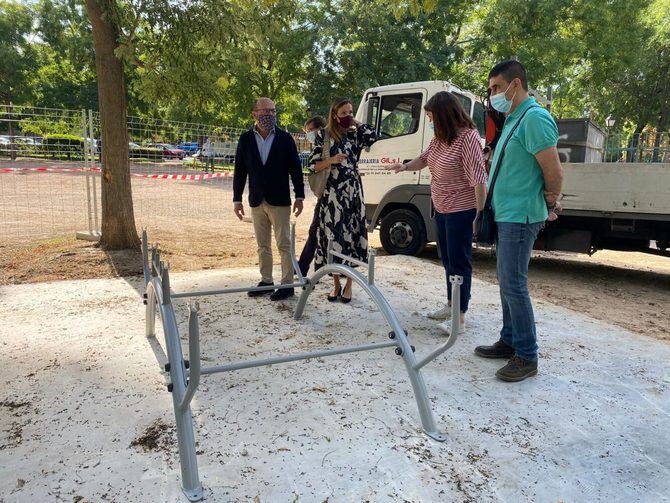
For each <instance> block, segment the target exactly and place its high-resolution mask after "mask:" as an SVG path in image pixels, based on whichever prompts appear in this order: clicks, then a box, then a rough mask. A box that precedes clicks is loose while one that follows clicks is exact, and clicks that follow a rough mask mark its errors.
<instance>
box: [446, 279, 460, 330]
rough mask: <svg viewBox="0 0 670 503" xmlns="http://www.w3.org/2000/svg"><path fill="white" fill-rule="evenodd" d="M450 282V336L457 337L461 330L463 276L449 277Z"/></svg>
mask: <svg viewBox="0 0 670 503" xmlns="http://www.w3.org/2000/svg"><path fill="white" fill-rule="evenodd" d="M449 281H450V282H451V334H452V335H458V331H459V330H460V329H461V285H462V284H463V276H455V275H454V276H449Z"/></svg>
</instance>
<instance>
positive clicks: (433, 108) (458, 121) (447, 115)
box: [423, 91, 476, 143]
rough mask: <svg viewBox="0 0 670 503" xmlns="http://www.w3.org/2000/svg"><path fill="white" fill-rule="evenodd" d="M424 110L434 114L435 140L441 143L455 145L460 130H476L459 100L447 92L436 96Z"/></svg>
mask: <svg viewBox="0 0 670 503" xmlns="http://www.w3.org/2000/svg"><path fill="white" fill-rule="evenodd" d="M423 109H424V110H425V111H426V112H431V113H432V114H433V124H435V138H437V139H438V140H440V141H443V142H446V143H453V142H454V140H456V137H457V136H458V132H459V130H461V129H475V128H476V126H475V123H474V122H472V119H471V118H470V116H469V115H468V114H467V113H466V111H465V110H464V109H463V105H461V102H460V101H459V99H458V98H457V97H456V96H454V95H453V94H452V93H448V92H447V91H440V92H439V93H437V94H435V95H434V96H433V97H432V98H431V99H429V100H428V103H426V105H425V106H424V107H423Z"/></svg>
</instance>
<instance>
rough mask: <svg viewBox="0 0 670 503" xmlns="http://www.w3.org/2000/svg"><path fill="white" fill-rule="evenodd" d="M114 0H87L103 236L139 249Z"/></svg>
mask: <svg viewBox="0 0 670 503" xmlns="http://www.w3.org/2000/svg"><path fill="white" fill-rule="evenodd" d="M115 1H116V0H86V10H87V12H88V17H89V19H90V21H91V26H92V28H93V47H94V48H95V69H96V74H97V77H98V101H99V103H100V128H101V136H102V158H104V164H103V165H102V177H101V180H102V181H101V186H102V194H101V203H102V229H101V231H102V237H101V239H100V245H101V246H102V247H103V248H104V249H107V250H120V249H124V248H138V247H139V238H138V235H137V229H136V228H135V215H134V212H133V196H132V189H131V185H130V164H129V160H128V126H127V104H126V84H125V80H124V75H123V64H122V62H121V60H120V59H119V58H117V57H116V55H115V54H114V49H116V47H117V41H118V38H119V29H118V26H116V25H115V24H114V21H113V16H111V15H108V13H111V12H113V10H112V9H111V8H109V4H110V3H113V2H115Z"/></svg>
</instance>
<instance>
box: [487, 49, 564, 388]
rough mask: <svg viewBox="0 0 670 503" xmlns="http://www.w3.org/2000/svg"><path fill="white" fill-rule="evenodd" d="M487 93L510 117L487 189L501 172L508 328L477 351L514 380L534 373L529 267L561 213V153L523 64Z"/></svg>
mask: <svg viewBox="0 0 670 503" xmlns="http://www.w3.org/2000/svg"><path fill="white" fill-rule="evenodd" d="M489 90H490V92H491V106H492V107H493V108H495V109H496V110H498V111H499V112H502V113H505V114H507V117H506V119H505V125H504V126H503V130H502V133H501V136H500V139H499V141H498V148H496V151H495V153H494V156H493V161H492V163H491V166H492V171H491V174H490V176H489V183H490V180H491V179H492V178H493V175H494V173H495V170H496V169H499V170H500V173H498V176H497V179H496V182H495V185H494V187H493V197H492V206H493V211H494V214H495V221H496V226H497V229H498V233H497V238H496V256H497V273H498V284H499V286H500V300H501V303H502V311H503V327H502V329H501V330H500V340H498V341H497V342H496V343H495V344H493V345H492V346H478V347H476V348H475V354H476V355H478V356H481V357H484V358H506V359H509V361H508V363H507V365H505V366H504V367H502V368H501V369H499V370H498V371H497V372H496V377H498V378H499V379H502V380H503V381H512V382H516V381H522V380H524V379H525V378H526V377H530V376H534V375H536V374H537V349H538V348H537V335H536V331H535V319H534V315H533V306H532V303H531V300H530V295H529V293H528V264H529V263H530V256H531V251H532V249H533V244H534V243H535V239H536V238H537V235H538V233H539V232H540V231H541V230H542V228H543V227H544V222H545V220H546V219H547V217H548V215H549V213H550V212H554V211H557V209H556V206H557V202H558V199H559V195H560V193H561V184H562V181H563V170H562V168H561V163H560V160H559V157H558V151H557V150H556V144H557V142H558V129H557V127H556V123H555V122H554V119H553V118H552V116H551V115H550V114H549V112H548V111H547V110H545V109H544V108H542V107H541V106H539V105H538V104H537V103H536V102H535V99H534V98H533V97H531V96H529V95H528V81H527V78H526V70H525V69H524V67H523V66H522V65H521V63H519V62H518V61H503V62H502V63H498V64H497V65H496V66H495V67H493V69H492V70H491V72H490V73H489ZM517 122H518V126H517V127H516V128H515V127H514V126H515V125H516V124H517ZM508 137H509V141H507V142H506V140H507V138H508ZM505 143H507V145H506V146H505V149H504V153H503V151H502V147H503V146H504V145H505ZM501 156H502V160H501V161H500V162H498V161H499V160H500V158H501ZM498 164H499V165H498ZM559 208H560V207H559Z"/></svg>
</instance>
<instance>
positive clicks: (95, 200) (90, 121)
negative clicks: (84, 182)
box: [88, 108, 102, 233]
mask: <svg viewBox="0 0 670 503" xmlns="http://www.w3.org/2000/svg"><path fill="white" fill-rule="evenodd" d="M88 131H89V137H88V138H89V140H90V141H89V146H90V149H91V150H90V156H89V159H90V163H89V167H90V168H93V167H94V166H95V150H96V148H95V135H94V130H93V110H91V109H90V108H89V109H88ZM91 180H92V183H93V223H94V227H93V230H94V231H95V232H96V233H99V232H100V223H99V220H98V188H97V186H96V183H95V174H91ZM100 185H101V188H102V150H101V154H100Z"/></svg>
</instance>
